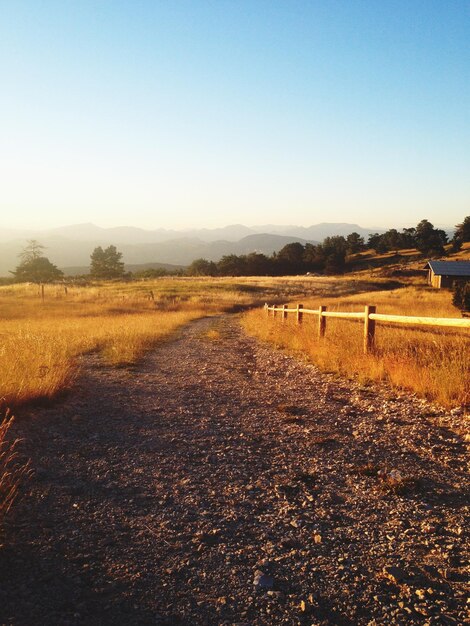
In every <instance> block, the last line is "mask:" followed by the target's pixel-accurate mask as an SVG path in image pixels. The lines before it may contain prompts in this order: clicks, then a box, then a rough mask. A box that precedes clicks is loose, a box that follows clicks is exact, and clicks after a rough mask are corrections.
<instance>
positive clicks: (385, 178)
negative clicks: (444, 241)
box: [0, 0, 470, 230]
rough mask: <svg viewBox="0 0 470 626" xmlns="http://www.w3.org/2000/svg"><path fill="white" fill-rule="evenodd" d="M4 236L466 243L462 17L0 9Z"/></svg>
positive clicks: (344, 9) (218, 7)
mask: <svg viewBox="0 0 470 626" xmlns="http://www.w3.org/2000/svg"><path fill="white" fill-rule="evenodd" d="M1 10H2V19H1V20H0V69H1V72H2V87H3V92H4V94H6V96H7V97H4V98H2V99H1V101H0V135H1V137H2V141H1V144H0V166H1V169H0V172H1V174H0V178H1V180H0V182H1V184H0V225H1V226H2V227H5V228H19V229H24V228H27V227H29V228H32V229H37V228H44V229H47V228H54V227H59V226H61V225H64V224H77V223H86V222H93V223H97V224H99V225H100V226H102V227H113V226H123V225H133V226H136V227H140V228H145V229H155V228H166V229H178V230H181V229H182V228H200V227H206V228H215V227H221V226H223V225H226V224H236V223H242V224H249V225H250V224H253V225H256V224H268V223H274V224H296V225H306V226H308V225H311V224H316V223H320V222H347V223H359V224H362V225H364V224H365V225H367V226H368V225H370V226H371V227H373V226H380V225H383V227H385V228H387V227H400V226H411V225H414V224H416V223H417V222H419V221H420V220H421V219H423V218H426V219H429V220H430V221H431V222H432V223H434V224H435V225H441V224H446V225H454V224H456V223H459V221H461V219H463V216H465V215H468V213H469V212H470V177H469V176H468V172H469V171H470V117H469V115H468V111H469V110H470V3H468V2H467V1H465V0H454V1H453V2H451V3H442V2H440V1H438V0H426V1H423V0H414V1H413V2H411V3H410V2H405V0H396V1H394V2H392V3H383V2H382V3H379V2H376V1H374V0H364V1H360V2H359V1H351V2H340V1H336V2H328V3H326V2H323V1H320V0H317V1H308V2H307V1H303V0H292V2H289V3H272V2H269V1H268V0H257V1H256V2H245V1H243V0H241V1H240V2H236V3H234V2H229V1H226V0H220V1H219V2H217V3H211V2H205V1H201V2H198V3H194V2H191V1H189V0H180V1H178V2H172V3H154V2H150V1H146V0H143V1H142V2H139V3H131V2H116V3H111V2H102V3H96V2H93V1H91V0H83V1H82V2H79V3H63V2H58V1H57V0H45V1H44V2H41V3H37V2H34V1H33V0H18V2H2V3H1Z"/></svg>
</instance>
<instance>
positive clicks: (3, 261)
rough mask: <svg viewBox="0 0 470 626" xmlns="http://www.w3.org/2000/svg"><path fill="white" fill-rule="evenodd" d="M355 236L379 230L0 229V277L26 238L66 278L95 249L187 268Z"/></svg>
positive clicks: (326, 226)
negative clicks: (290, 245) (112, 248)
mask: <svg viewBox="0 0 470 626" xmlns="http://www.w3.org/2000/svg"><path fill="white" fill-rule="evenodd" d="M351 232H357V233H359V234H360V235H363V236H364V237H365V238H366V239H367V237H368V235H369V234H370V233H372V232H384V229H383V228H382V229H380V228H362V227H361V226H359V225H358V224H347V223H321V224H316V225H313V226H309V227H305V226H280V225H274V224H266V225H261V226H255V227H248V226H244V225H242V224H233V225H230V226H226V227H224V228H214V229H208V228H201V229H188V230H180V231H178V230H167V229H163V228H159V229H156V230H145V229H142V228H135V227H127V226H125V227H116V228H101V227H99V226H96V225H94V224H76V225H72V226H64V227H61V228H54V229H49V230H14V229H6V228H4V229H1V228H0V276H6V275H8V273H9V270H12V269H14V268H15V267H16V265H18V254H19V253H20V252H21V251H22V249H23V248H24V246H25V244H26V241H27V240H28V239H37V240H38V241H39V242H40V243H41V244H43V245H44V246H45V247H46V250H45V252H44V254H45V256H47V257H48V258H49V259H50V260H51V261H52V262H53V263H54V264H55V265H57V266H58V267H59V268H60V269H62V270H64V272H65V273H66V274H81V273H86V272H87V271H88V268H89V264H90V254H91V252H92V251H93V249H94V248H95V247H97V246H109V245H115V246H117V248H118V250H119V251H120V252H122V253H123V260H124V262H125V264H126V269H130V267H129V266H135V265H139V266H142V267H143V268H144V267H146V266H147V267H159V266H166V267H167V268H168V267H171V266H176V267H178V266H179V267H181V266H185V265H189V264H190V263H191V262H192V261H193V260H194V259H197V258H200V257H203V258H206V259H208V260H210V261H218V260H219V259H220V258H221V257H222V256H224V255H227V254H237V255H240V254H248V253H250V252H261V253H263V254H267V255H270V254H272V253H273V252H277V251H278V250H280V249H281V248H282V247H283V246H285V245H286V244H288V243H291V242H296V241H298V242H300V243H302V244H305V243H307V242H310V243H318V242H319V241H322V240H323V239H324V238H325V237H328V236H332V235H348V234H349V233H351Z"/></svg>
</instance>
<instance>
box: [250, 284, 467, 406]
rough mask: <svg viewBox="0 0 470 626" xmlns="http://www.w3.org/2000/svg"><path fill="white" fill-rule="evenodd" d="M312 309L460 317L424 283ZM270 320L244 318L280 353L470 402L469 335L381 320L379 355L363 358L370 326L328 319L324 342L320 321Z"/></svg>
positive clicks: (446, 400) (315, 302) (451, 401)
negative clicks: (366, 328) (372, 309)
mask: <svg viewBox="0 0 470 626" xmlns="http://www.w3.org/2000/svg"><path fill="white" fill-rule="evenodd" d="M303 304H304V306H305V307H306V308H317V307H318V306H319V305H320V304H324V305H327V306H328V310H331V311H333V310H340V311H353V310H355V311H363V310H364V306H365V305H366V304H375V305H376V306H377V310H378V312H380V313H390V314H398V315H425V316H430V317H460V316H461V315H460V313H459V311H458V310H457V309H455V307H453V306H452V304H451V296H450V293H449V292H443V291H437V290H431V289H427V288H423V287H418V286H409V287H407V288H404V289H397V290H392V291H384V292H375V293H373V294H370V293H368V294H365V295H364V294H356V295H353V296H349V297H345V298H333V299H332V298H328V297H322V298H318V297H317V298H312V299H308V300H306V301H304V302H303ZM294 317H295V316H290V319H289V318H288V320H287V322H284V323H283V322H282V321H281V319H280V316H279V317H278V318H277V319H273V318H267V317H266V313H265V311H263V310H255V311H251V312H249V313H247V314H246V315H245V316H244V319H243V324H244V326H245V328H246V330H247V331H248V332H249V333H251V334H253V335H255V336H256V337H259V338H261V339H262V340H264V341H268V342H270V343H272V344H274V345H276V346H277V347H279V348H283V349H287V350H289V351H292V352H294V353H296V354H298V355H301V356H302V357H303V358H307V359H309V360H311V361H313V362H314V363H316V364H317V365H319V366H320V367H321V368H322V369H325V370H328V371H333V372H339V373H341V374H343V375H347V376H356V377H358V378H359V379H360V380H362V381H363V382H365V381H371V380H381V381H387V382H389V383H391V384H393V385H395V386H397V387H400V388H403V389H408V390H410V391H413V392H415V393H417V394H419V395H420V396H422V397H425V398H427V399H430V400H433V401H436V402H438V403H440V404H442V405H444V406H447V407H453V406H458V405H468V404H469V403H470V334H469V333H468V331H465V330H463V329H462V330H458V331H457V330H451V329H430V328H426V329H423V328H421V329H413V328H409V327H398V326H392V325H388V326H386V325H383V324H380V323H378V324H377V329H376V350H375V352H374V353H373V354H369V355H364V354H363V323H361V322H357V321H350V320H341V319H334V318H327V330H326V336H325V337H324V338H323V339H320V338H319V337H318V333H317V324H318V322H317V317H316V316H315V317H314V316H307V315H306V316H304V323H303V324H302V325H301V326H298V325H297V324H296V323H295V320H294Z"/></svg>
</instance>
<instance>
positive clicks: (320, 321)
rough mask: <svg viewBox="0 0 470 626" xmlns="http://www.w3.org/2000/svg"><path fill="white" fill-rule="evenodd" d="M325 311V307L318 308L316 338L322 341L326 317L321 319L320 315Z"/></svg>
mask: <svg viewBox="0 0 470 626" xmlns="http://www.w3.org/2000/svg"><path fill="white" fill-rule="evenodd" d="M324 311H326V306H323V305H322V306H319V307H318V336H319V338H320V339H322V338H323V337H324V336H325V332H326V317H323V315H322V313H323V312H324Z"/></svg>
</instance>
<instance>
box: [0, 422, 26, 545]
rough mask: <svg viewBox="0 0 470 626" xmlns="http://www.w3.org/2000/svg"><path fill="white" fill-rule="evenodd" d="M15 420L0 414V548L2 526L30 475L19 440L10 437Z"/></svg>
mask: <svg viewBox="0 0 470 626" xmlns="http://www.w3.org/2000/svg"><path fill="white" fill-rule="evenodd" d="M12 423H13V418H12V417H11V416H10V415H9V413H8V411H7V412H5V413H0V546H1V544H2V530H3V529H2V525H3V522H4V518H5V516H6V515H7V513H8V511H9V510H10V508H11V506H12V504H13V502H14V501H15V499H16V497H17V495H18V487H19V485H20V483H21V481H22V480H23V479H24V478H25V477H26V476H27V475H28V474H29V471H30V468H29V462H28V461H26V460H22V459H20V458H19V457H18V456H17V452H16V449H17V445H18V443H19V442H18V440H16V439H12V438H11V437H9V436H8V431H9V430H10V427H11V425H12Z"/></svg>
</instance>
